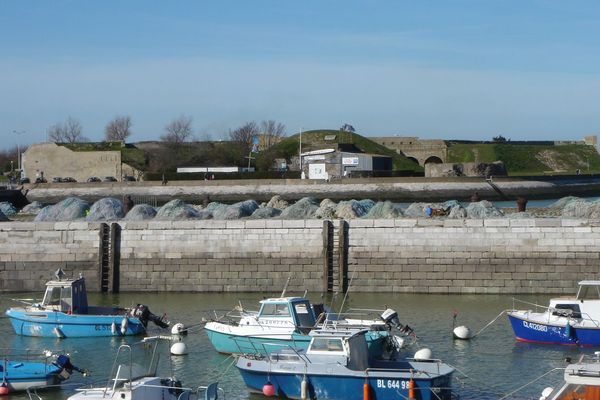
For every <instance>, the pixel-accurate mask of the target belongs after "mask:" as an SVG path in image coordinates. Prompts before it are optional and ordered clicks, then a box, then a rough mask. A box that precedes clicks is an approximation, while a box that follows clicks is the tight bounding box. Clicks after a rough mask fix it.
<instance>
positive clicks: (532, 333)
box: [508, 312, 600, 346]
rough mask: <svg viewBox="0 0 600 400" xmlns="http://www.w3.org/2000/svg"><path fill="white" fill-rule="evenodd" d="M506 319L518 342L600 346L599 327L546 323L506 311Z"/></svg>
mask: <svg viewBox="0 0 600 400" xmlns="http://www.w3.org/2000/svg"><path fill="white" fill-rule="evenodd" d="M508 320H509V321H510V324H511V327H512V329H513V332H514V334H515V338H516V339H517V340H518V341H520V342H532V343H546V344H560V345H570V346H600V327H598V328H588V327H580V326H578V325H576V324H575V325H573V326H570V327H569V328H567V324H566V323H565V324H562V325H557V324H546V323H543V322H540V321H537V320H529V319H527V318H523V317H521V316H517V315H515V314H513V313H510V312H509V313H508Z"/></svg>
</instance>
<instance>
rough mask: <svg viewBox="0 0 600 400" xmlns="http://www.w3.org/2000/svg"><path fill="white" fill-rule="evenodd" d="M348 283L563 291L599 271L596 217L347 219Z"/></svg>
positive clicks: (362, 288) (408, 288)
mask: <svg viewBox="0 0 600 400" xmlns="http://www.w3.org/2000/svg"><path fill="white" fill-rule="evenodd" d="M349 225H350V229H349V240H350V242H349V249H348V252H349V262H348V263H349V266H348V270H349V274H352V271H353V270H354V269H356V276H355V278H354V281H353V288H352V290H353V291H357V292H368V291H372V290H378V291H389V292H411V293H414V292H418V293H558V294H561V293H568V294H572V293H573V292H574V290H575V288H576V284H577V282H578V281H579V280H583V279H599V278H600V276H599V273H600V221H588V220H567V219H558V218H556V219H495V220H435V219H399V220H387V221H386V220H351V221H349Z"/></svg>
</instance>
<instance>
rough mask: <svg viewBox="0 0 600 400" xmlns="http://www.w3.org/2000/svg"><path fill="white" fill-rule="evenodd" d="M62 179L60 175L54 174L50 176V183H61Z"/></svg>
mask: <svg viewBox="0 0 600 400" xmlns="http://www.w3.org/2000/svg"><path fill="white" fill-rule="evenodd" d="M62 181H63V179H62V178H61V177H60V176H55V177H54V178H52V183H61V182H62Z"/></svg>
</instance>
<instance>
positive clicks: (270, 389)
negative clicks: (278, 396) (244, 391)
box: [262, 381, 275, 397]
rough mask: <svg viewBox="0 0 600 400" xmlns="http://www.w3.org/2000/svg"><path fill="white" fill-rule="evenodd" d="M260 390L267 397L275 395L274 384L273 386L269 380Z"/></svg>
mask: <svg viewBox="0 0 600 400" xmlns="http://www.w3.org/2000/svg"><path fill="white" fill-rule="evenodd" d="M262 392H263V394H264V395H265V396H267V397H271V396H275V386H273V384H272V383H271V381H267V383H265V385H264V386H263V388H262Z"/></svg>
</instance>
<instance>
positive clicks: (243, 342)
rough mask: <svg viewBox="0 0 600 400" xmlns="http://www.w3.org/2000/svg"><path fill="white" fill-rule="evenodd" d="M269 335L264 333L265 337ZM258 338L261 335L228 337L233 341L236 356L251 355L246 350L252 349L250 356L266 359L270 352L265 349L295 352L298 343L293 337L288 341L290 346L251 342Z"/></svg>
mask: <svg viewBox="0 0 600 400" xmlns="http://www.w3.org/2000/svg"><path fill="white" fill-rule="evenodd" d="M271 335H272V333H271V334H269V333H265V336H271ZM260 336H261V335H252V337H244V336H241V337H240V336H229V339H231V340H233V342H234V343H235V345H236V346H237V348H238V354H251V353H250V352H248V350H247V349H252V354H254V355H257V354H259V355H264V356H266V357H268V356H269V353H271V351H269V350H267V347H278V348H290V349H292V350H293V351H294V352H295V351H296V350H295V349H296V348H298V343H297V342H296V340H295V339H294V336H293V335H292V336H291V338H290V341H291V342H292V344H287V343H269V342H260V343H257V342H256V341H255V340H252V339H253V338H256V337H260ZM242 346H244V347H242Z"/></svg>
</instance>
